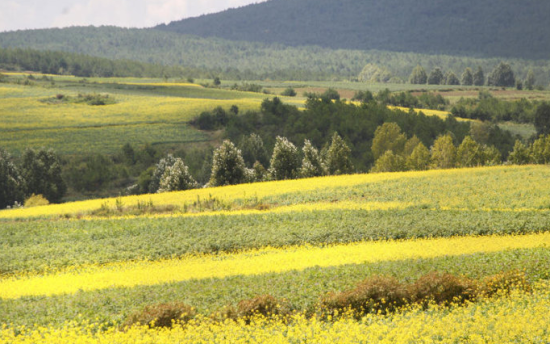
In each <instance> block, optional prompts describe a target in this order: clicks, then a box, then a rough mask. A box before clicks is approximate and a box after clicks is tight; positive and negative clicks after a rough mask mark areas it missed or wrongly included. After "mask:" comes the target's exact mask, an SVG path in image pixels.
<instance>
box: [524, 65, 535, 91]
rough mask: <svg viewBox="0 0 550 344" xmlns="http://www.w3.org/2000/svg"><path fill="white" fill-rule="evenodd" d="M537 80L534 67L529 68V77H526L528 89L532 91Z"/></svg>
mask: <svg viewBox="0 0 550 344" xmlns="http://www.w3.org/2000/svg"><path fill="white" fill-rule="evenodd" d="M535 82H536V79H535V73H533V69H532V68H529V71H528V72H527V77H526V78H525V82H524V84H525V88H526V89H528V90H529V91H532V90H533V88H534V87H535Z"/></svg>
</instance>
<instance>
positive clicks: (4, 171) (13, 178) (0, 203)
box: [0, 148, 25, 209]
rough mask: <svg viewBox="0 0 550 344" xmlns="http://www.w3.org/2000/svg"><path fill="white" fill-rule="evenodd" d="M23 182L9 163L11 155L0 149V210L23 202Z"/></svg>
mask: <svg viewBox="0 0 550 344" xmlns="http://www.w3.org/2000/svg"><path fill="white" fill-rule="evenodd" d="M24 186H25V185H24V181H23V178H22V177H21V175H20V174H19V170H18V169H17V167H16V166H15V164H14V163H13V162H12V161H11V155H10V154H9V153H8V152H6V151H5V150H4V149H2V148H0V209H4V208H6V207H8V206H13V205H14V204H15V202H18V203H22V202H23V191H24Z"/></svg>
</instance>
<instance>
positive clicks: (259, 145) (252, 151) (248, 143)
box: [238, 133, 269, 167]
mask: <svg viewBox="0 0 550 344" xmlns="http://www.w3.org/2000/svg"><path fill="white" fill-rule="evenodd" d="M238 147H239V149H240V150H241V152H242V155H243V159H244V162H245V164H246V166H248V167H251V166H253V165H254V163H255V162H256V161H259V162H260V163H261V164H262V165H264V166H265V165H267V163H268V162H269V158H268V155H267V150H266V149H265V146H264V141H263V140H262V138H261V137H260V136H259V135H258V134H254V133H252V134H250V135H249V136H243V137H242V138H241V141H240V142H239V146H238Z"/></svg>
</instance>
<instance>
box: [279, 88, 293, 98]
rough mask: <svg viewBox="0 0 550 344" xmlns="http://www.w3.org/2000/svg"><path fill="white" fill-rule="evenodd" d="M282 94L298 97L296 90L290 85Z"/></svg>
mask: <svg viewBox="0 0 550 344" xmlns="http://www.w3.org/2000/svg"><path fill="white" fill-rule="evenodd" d="M281 95H282V96H286V97H296V91H295V90H294V89H293V88H292V87H290V86H289V87H287V88H286V89H285V90H284V91H283V92H282V93H281Z"/></svg>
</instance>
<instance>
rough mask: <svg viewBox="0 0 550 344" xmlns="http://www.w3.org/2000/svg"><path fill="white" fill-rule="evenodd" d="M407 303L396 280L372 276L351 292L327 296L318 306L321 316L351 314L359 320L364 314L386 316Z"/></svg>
mask: <svg viewBox="0 0 550 344" xmlns="http://www.w3.org/2000/svg"><path fill="white" fill-rule="evenodd" d="M408 302H409V298H408V296H407V293H406V288H405V287H404V286H403V285H402V284H401V283H400V282H399V281H398V280H397V279H395V278H393V277H385V276H373V277H370V278H368V279H366V280H364V281H363V282H361V283H359V285H357V287H356V288H355V289H353V290H349V291H345V292H342V293H329V294H327V295H326V296H325V297H324V298H323V299H322V300H321V302H320V305H319V306H320V310H321V314H322V316H327V315H330V316H335V315H338V314H344V313H347V312H351V313H352V314H353V315H354V316H355V317H357V318H359V317H361V316H362V315H364V314H366V313H378V312H381V313H383V314H386V313H388V312H391V311H395V310H396V309H397V308H399V307H402V306H404V305H405V304H407V303H408Z"/></svg>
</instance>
